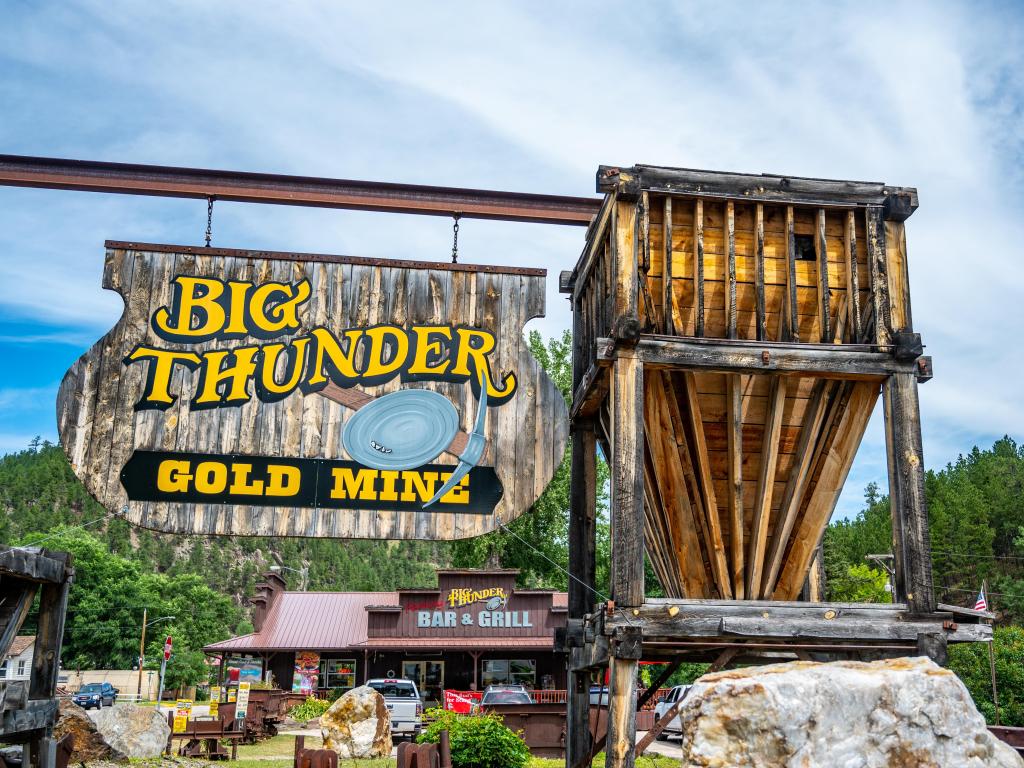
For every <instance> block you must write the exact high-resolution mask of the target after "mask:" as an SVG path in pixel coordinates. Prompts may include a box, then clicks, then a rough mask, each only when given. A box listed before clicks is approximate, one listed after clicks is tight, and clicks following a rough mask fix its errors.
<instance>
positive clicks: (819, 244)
mask: <svg viewBox="0 0 1024 768" xmlns="http://www.w3.org/2000/svg"><path fill="white" fill-rule="evenodd" d="M814 250H815V254H816V256H817V258H818V305H819V310H820V312H821V341H822V343H824V344H828V343H830V342H831V341H832V309H831V306H830V292H829V276H828V244H827V241H826V239H825V209H824V208H819V209H818V222H817V231H816V232H815V238H814Z"/></svg>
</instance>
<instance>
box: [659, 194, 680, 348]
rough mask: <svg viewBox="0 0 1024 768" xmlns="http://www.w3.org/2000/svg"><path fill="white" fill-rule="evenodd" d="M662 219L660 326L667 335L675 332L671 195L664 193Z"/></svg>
mask: <svg viewBox="0 0 1024 768" xmlns="http://www.w3.org/2000/svg"><path fill="white" fill-rule="evenodd" d="M663 215H664V219H663V221H662V223H661V232H662V234H661V240H662V277H661V306H662V312H663V314H664V323H663V324H662V328H663V329H664V332H665V334H666V335H668V336H674V335H675V333H676V325H677V324H676V294H675V291H674V290H673V288H672V279H673V275H672V196H671V195H665V210H664V214H663Z"/></svg>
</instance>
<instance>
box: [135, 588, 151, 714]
mask: <svg viewBox="0 0 1024 768" xmlns="http://www.w3.org/2000/svg"><path fill="white" fill-rule="evenodd" d="M148 611H149V609H148V608H143V609H142V639H141V640H140V641H139V685H138V687H137V688H136V689H135V694H136V695H137V696H138V697H139V701H142V662H143V657H144V656H145V653H146V618H147V616H148Z"/></svg>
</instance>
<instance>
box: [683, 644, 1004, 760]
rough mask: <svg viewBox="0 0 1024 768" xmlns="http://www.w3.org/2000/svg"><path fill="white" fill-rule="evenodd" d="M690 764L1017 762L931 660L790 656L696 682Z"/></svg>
mask: <svg viewBox="0 0 1024 768" xmlns="http://www.w3.org/2000/svg"><path fill="white" fill-rule="evenodd" d="M680 716H681V720H682V726H683V740H682V750H683V761H682V764H683V765H684V766H687V767H688V768H698V767H699V768H712V767H714V768H726V767H728V768H748V767H749V768H754V767H755V766H756V768H816V767H817V766H821V767H822V768H825V767H826V766H827V767H828V768H947V766H948V767H949V768H952V766H956V768H982V766H984V767H985V768H996V767H998V768H1021V767H1022V766H1024V759H1022V758H1021V757H1019V756H1018V755H1017V753H1016V752H1015V751H1014V750H1013V749H1012V748H1010V747H1009V746H1007V745H1006V744H1004V743H1003V742H1001V741H999V740H998V739H996V738H995V737H994V736H992V734H991V733H989V731H988V730H987V729H986V727H985V720H984V718H982V716H981V715H980V714H979V713H978V710H977V709H976V708H975V706H974V702H973V701H972V700H971V696H970V694H969V693H968V692H967V689H966V688H965V687H964V685H963V683H961V682H960V680H959V679H958V678H957V676H956V675H954V674H953V673H952V672H950V671H949V670H946V669H943V668H942V667H939V666H937V665H936V664H934V663H933V662H932V661H930V660H929V659H925V658H912V659H891V660H886V661H876V662H871V663H861V662H832V663H829V664H816V663H813V662H801V661H798V662H793V663H790V664H774V665H771V666H765V667H754V668H747V669H737V670H731V671H728V672H717V673H713V674H709V675H705V676H704V677H702V678H700V679H699V680H697V682H696V683H695V685H694V687H693V688H692V689H691V690H690V693H689V695H688V696H687V699H686V703H685V704H684V705H683V708H682V711H681V713H680Z"/></svg>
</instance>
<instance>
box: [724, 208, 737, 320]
mask: <svg viewBox="0 0 1024 768" xmlns="http://www.w3.org/2000/svg"><path fill="white" fill-rule="evenodd" d="M725 249H726V250H725V253H726V281H727V282H728V289H727V290H726V293H725V327H726V335H727V336H728V337H729V338H730V339H735V338H736V210H735V206H734V204H733V202H732V200H729V201H727V202H726V204H725Z"/></svg>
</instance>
